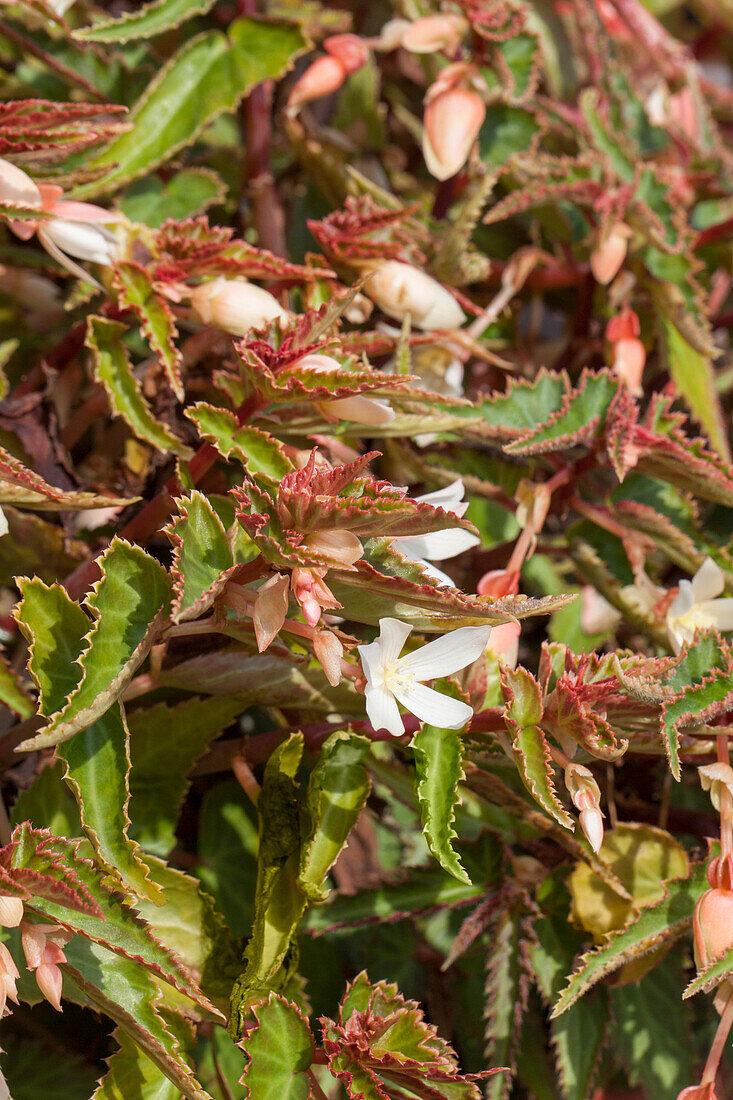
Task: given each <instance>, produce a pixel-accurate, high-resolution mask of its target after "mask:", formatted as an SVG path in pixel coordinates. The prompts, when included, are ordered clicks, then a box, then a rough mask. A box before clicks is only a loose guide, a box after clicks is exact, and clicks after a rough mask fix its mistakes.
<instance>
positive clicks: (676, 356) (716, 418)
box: [661, 317, 731, 462]
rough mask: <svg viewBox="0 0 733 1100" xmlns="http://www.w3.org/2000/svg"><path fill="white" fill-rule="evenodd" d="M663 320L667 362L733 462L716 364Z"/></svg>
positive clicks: (679, 386) (698, 415) (716, 444)
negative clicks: (716, 380)
mask: <svg viewBox="0 0 733 1100" xmlns="http://www.w3.org/2000/svg"><path fill="white" fill-rule="evenodd" d="M661 324H662V331H663V336H664V340H663V345H664V348H665V351H666V360H667V366H668V368H669V372H670V374H671V375H672V378H673V379H674V382H675V383H676V385H677V389H678V390H679V392H680V393H681V394H682V396H683V397H684V398H685V400H686V402H687V404H688V405H689V407H690V409H691V410H692V414H693V416H694V417H695V418H696V419H697V420H699V421H700V423H701V424H702V426H703V428H704V429H705V431H706V432H707V433H708V436H709V438H710V441H711V443H712V444H713V446H714V447H715V449H716V451H717V452H718V454H719V455H720V457H721V458H722V459H724V460H725V461H726V462H730V457H731V456H730V447H729V445H728V437H727V434H726V429H725V426H724V423H723V413H722V409H721V407H720V401H719V399H718V393H717V389H716V386H715V371H714V368H713V365H712V363H711V362H710V360H709V358H708V357H707V356H705V355H702V354H701V353H700V352H699V351H696V350H695V348H693V347H691V346H690V344H689V343H688V342H687V341H686V340H685V339H684V337H683V336H682V335H681V333H680V332H679V330H678V329H677V328H676V327H675V325H673V324H672V322H671V321H669V320H668V319H667V318H666V317H662V318H661Z"/></svg>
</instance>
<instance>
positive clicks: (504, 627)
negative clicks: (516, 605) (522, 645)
mask: <svg viewBox="0 0 733 1100" xmlns="http://www.w3.org/2000/svg"><path fill="white" fill-rule="evenodd" d="M521 632H522V627H521V625H520V624H519V623H499V625H498V626H495V627H494V628H493V630H492V631H491V637H490V638H489V643H488V650H489V653H492V654H493V655H494V657H496V658H497V659H498V660H500V661H501V662H502V664H505V665H508V666H509V668H515V667H516V664H517V658H518V657H519V635H520V634H521Z"/></svg>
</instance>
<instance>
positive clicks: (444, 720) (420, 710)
mask: <svg viewBox="0 0 733 1100" xmlns="http://www.w3.org/2000/svg"><path fill="white" fill-rule="evenodd" d="M425 648H426V649H427V646H426V647H425ZM395 694H396V696H397V698H398V699H399V701H400V702H401V703H402V705H403V707H406V708H407V709H408V710H409V711H410V712H411V713H412V714H414V715H415V717H416V718H419V719H420V721H421V722H429V723H430V725H431V726H438V727H439V728H440V729H446V730H459V729H462V727H463V726H465V725H466V723H467V722H469V721H470V720H471V718H472V717H473V711H472V710H471V708H470V707H469V706H468V704H467V703H464V702H463V701H462V700H461V699H451V698H450V696H449V695H441V693H440V692H439V691H434V690H433V688H429V687H425V685H424V684H413V685H412V686H411V687H408V688H401V689H400V690H399V691H396V692H395Z"/></svg>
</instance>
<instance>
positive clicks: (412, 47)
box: [402, 12, 468, 54]
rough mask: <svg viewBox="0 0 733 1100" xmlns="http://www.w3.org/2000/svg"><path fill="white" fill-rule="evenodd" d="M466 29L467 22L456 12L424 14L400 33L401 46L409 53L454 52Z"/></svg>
mask: <svg viewBox="0 0 733 1100" xmlns="http://www.w3.org/2000/svg"><path fill="white" fill-rule="evenodd" d="M467 30H468V23H467V21H466V20H465V19H464V17H463V16H462V15H459V14H458V12H444V13H443V14H442V15H425V16H423V17H422V19H416V20H415V22H414V23H411V24H410V26H409V28H408V29H406V30H405V31H404V33H403V35H402V46H403V47H404V49H406V50H409V51H410V52H411V53H436V52H437V51H438V50H445V51H446V52H447V53H450V54H452V53H455V51H456V50H457V49H458V47H459V46H460V44H461V39H462V38H463V36H464V34H465V33H466V31H467Z"/></svg>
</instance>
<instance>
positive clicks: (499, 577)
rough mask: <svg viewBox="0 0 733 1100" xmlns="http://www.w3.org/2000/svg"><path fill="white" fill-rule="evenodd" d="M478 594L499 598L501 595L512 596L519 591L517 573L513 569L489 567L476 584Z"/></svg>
mask: <svg viewBox="0 0 733 1100" xmlns="http://www.w3.org/2000/svg"><path fill="white" fill-rule="evenodd" d="M476 591H477V592H478V594H479V596H492V597H493V598H494V599H495V600H500V599H501V597H502V596H514V595H516V593H517V592H518V591H519V573H518V571H517V570H515V569H513V570H512V571H511V572H509V571H508V570H506V569H490V570H489V572H488V573H484V575H483V577H482V578H481V580H480V581H479V582H478V584H477V586H476Z"/></svg>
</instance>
